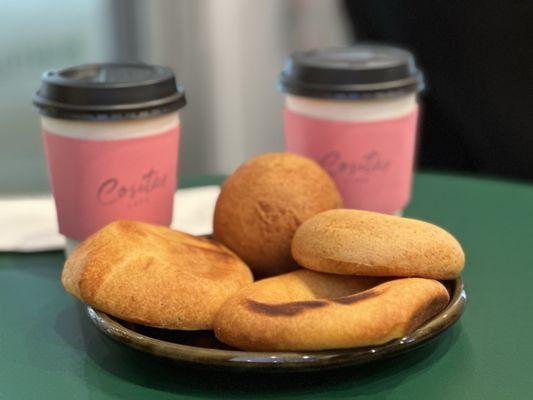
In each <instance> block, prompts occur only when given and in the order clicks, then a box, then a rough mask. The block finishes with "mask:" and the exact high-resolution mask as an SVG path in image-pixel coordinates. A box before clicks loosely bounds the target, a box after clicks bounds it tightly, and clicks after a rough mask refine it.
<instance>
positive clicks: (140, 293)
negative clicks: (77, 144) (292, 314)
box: [62, 221, 253, 329]
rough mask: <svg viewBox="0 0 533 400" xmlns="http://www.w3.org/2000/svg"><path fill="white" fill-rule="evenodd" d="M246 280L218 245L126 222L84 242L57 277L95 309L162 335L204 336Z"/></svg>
mask: <svg viewBox="0 0 533 400" xmlns="http://www.w3.org/2000/svg"><path fill="white" fill-rule="evenodd" d="M252 281H253V278H252V275H251V272H250V270H249V269H248V267H247V266H246V265H245V264H244V263H243V262H242V261H241V260H240V259H239V258H238V257H237V256H236V255H235V254H234V253H232V252H231V251H230V250H228V249H227V248H225V247H224V246H223V245H221V244H220V243H216V242H215V241H212V240H208V239H204V238H197V237H194V236H191V235H188V234H186V233H182V232H177V231H173V230H171V229H169V228H166V227H162V226H156V225H150V224H145V223H141V222H133V221H117V222H113V223H111V224H109V225H107V226H106V227H104V228H102V229H101V230H100V231H98V232H97V233H95V234H94V235H92V236H91V237H89V238H88V239H87V240H85V241H84V242H83V243H82V244H80V245H79V246H78V247H77V248H76V249H75V250H74V251H73V252H72V254H71V255H70V256H69V258H68V259H67V261H66V263H65V266H64V268H63V274H62V282H63V285H64V286H65V289H66V290H67V291H68V292H70V293H71V294H73V295H74V296H76V297H77V298H79V299H80V300H82V301H84V302H85V303H87V304H89V305H91V306H93V307H95V308H96V309H99V310H101V311H104V312H106V313H108V314H111V315H113V316H115V317H117V318H121V319H123V320H126V321H131V322H136V323H140V324H143V325H150V326H155V327H159V328H168V329H211V328H212V321H213V318H214V315H215V313H216V312H217V311H218V308H219V307H220V305H221V304H222V303H223V302H224V301H225V300H226V299H227V298H228V297H230V296H231V295H233V294H234V293H235V292H236V291H237V290H239V289H240V288H241V287H243V286H245V285H247V284H249V283H251V282H252Z"/></svg>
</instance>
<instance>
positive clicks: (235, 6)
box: [0, 0, 533, 194]
mask: <svg viewBox="0 0 533 400" xmlns="http://www.w3.org/2000/svg"><path fill="white" fill-rule="evenodd" d="M478 3H479V2H459V1H437V0H435V1H431V2H428V1H422V0H409V1H396V0H395V1H392V0H390V1H389V0H381V1H371V0H368V1H360V0H353V1H351V0H347V1H337V0H268V1H267V0H256V1H250V0H195V1H190V0H151V1H145V0H77V1H75V2H66V1H59V0H24V1H15V0H11V1H10V0H7V1H3V2H2V24H0V87H1V91H0V182H1V185H0V193H2V194H8V193H22V192H43V191H48V190H49V189H48V182H47V177H46V167H45V162H44V158H43V152H42V145H41V138H40V128H39V117H38V114H37V112H36V111H35V109H34V108H33V107H32V105H31V96H32V95H33V93H34V92H35V90H36V89H37V88H38V86H39V82H40V77H41V74H42V72H43V71H45V70H47V69H53V68H59V67H65V66H70V65H76V64H81V63H89V62H101V61H143V62H147V63H154V64H161V65H166V66H169V67H172V68H173V69H174V70H175V71H176V74H177V78H178V81H179V82H180V83H181V84H182V85H183V86H184V87H185V89H186V93H187V98H188V106H187V107H186V108H185V109H184V110H183V112H182V113H181V114H182V120H183V129H182V143H181V149H180V157H181V158H180V174H181V175H199V174H226V173H229V172H231V171H232V170H233V169H234V168H235V167H236V166H237V165H238V164H240V163H241V162H242V161H244V160H245V159H247V158H249V157H250V156H252V155H255V154H259V153H263V152H267V151H276V150H282V149H283V133H282V114H281V110H282V106H283V104H282V102H283V98H282V95H281V94H280V93H279V92H278V91H277V89H276V81H277V77H278V74H279V72H280V70H281V68H282V66H283V64H284V61H285V59H286V57H287V56H288V55H289V54H290V53H291V52H292V51H295V50H302V49H310V48H314V47H322V46H329V45H346V44H349V43H352V42H353V41H354V40H374V41H376V40H377V41H384V42H389V43H394V44H399V45H402V46H404V47H407V48H409V49H411V50H412V51H414V53H415V55H416V57H417V59H418V62H419V64H420V66H421V68H422V69H423V70H424V71H425V73H426V80H427V83H428V89H427V91H426V92H425V93H424V94H423V96H422V102H423V104H424V116H423V119H422V124H421V138H420V155H419V164H420V166H421V167H422V168H431V169H439V170H446V171H455V172H457V171H459V172H462V173H471V174H472V173H481V174H490V175H498V176H505V177H509V178H513V179H532V178H533V157H532V156H531V152H532V150H533V133H532V132H531V130H532V129H531V122H532V119H533V110H532V105H533V95H532V93H533V92H532V91H531V89H533V72H532V71H533V69H532V68H531V62H532V61H533V53H532V51H533V50H532V49H533V46H531V39H532V37H533V32H532V29H531V25H532V24H531V21H533V6H532V2H528V1H516V2H500V1H495V0H487V1H484V2H483V3H482V6H481V7H480V4H478Z"/></svg>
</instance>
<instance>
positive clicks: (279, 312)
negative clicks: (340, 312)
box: [247, 300, 328, 317]
mask: <svg viewBox="0 0 533 400" xmlns="http://www.w3.org/2000/svg"><path fill="white" fill-rule="evenodd" d="M327 304H328V303H327V302H326V301H323V300H310V301H293V302H290V303H282V304H266V303H259V302H257V301H254V300H247V305H248V308H249V309H250V310H251V311H254V312H256V313H259V314H266V315H271V316H286V317H289V316H292V315H297V314H300V313H302V312H304V311H305V310H306V309H309V308H320V307H324V306H326V305H327Z"/></svg>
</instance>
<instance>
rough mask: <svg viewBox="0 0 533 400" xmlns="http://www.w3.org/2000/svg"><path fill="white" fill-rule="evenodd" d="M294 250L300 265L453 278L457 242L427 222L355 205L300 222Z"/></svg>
mask: <svg viewBox="0 0 533 400" xmlns="http://www.w3.org/2000/svg"><path fill="white" fill-rule="evenodd" d="M291 249H292V255H293V257H294V258H295V260H296V261H297V262H298V263H299V264H300V265H301V266H303V267H305V268H309V269H312V270H315V271H322V272H329V273H335V274H346V275H367V276H411V277H424V278H433V279H453V278H456V277H457V276H459V274H460V273H461V271H462V269H463V267H464V262H465V257H464V253H463V250H462V248H461V245H460V244H459V242H457V240H456V239H455V238H454V237H453V236H452V235H450V234H449V233H448V232H446V231H445V230H444V229H442V228H439V227H437V226H435V225H432V224H430V223H427V222H423V221H418V220H414V219H409V218H401V217H395V216H390V215H384V214H379V213H375V212H370V211H359V210H331V211H326V212H323V213H320V214H318V215H316V216H314V217H313V218H311V219H309V220H307V221H306V222H305V223H304V224H302V225H301V226H300V227H299V228H298V230H297V231H296V234H295V235H294V237H293V240H292V245H291Z"/></svg>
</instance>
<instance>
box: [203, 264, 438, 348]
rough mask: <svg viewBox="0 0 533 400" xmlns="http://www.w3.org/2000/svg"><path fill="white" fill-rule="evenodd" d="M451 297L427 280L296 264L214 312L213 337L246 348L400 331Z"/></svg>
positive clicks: (342, 341) (378, 340) (362, 341)
mask: <svg viewBox="0 0 533 400" xmlns="http://www.w3.org/2000/svg"><path fill="white" fill-rule="evenodd" d="M448 302H449V294H448V291H447V290H446V288H445V287H444V285H443V284H441V283H440V282H438V281H435V280H432V279H423V278H400V279H392V280H389V281H385V280H384V279H381V278H374V277H357V276H339V275H332V274H324V273H320V272H314V271H309V270H304V269H301V270H297V271H294V272H289V273H287V274H284V275H279V276H276V277H273V278H268V279H264V280H261V281H258V282H255V283H254V284H252V285H249V286H247V287H245V288H243V289H241V290H240V291H239V292H238V293H237V294H236V295H234V296H233V297H231V298H230V299H229V300H228V301H226V302H225V303H224V304H223V305H222V307H221V308H220V310H219V312H218V313H217V315H216V316H215V321H214V329H215V335H216V336H217V338H218V339H219V340H220V341H222V342H224V343H226V344H228V345H230V346H233V347H236V348H239V349H242V350H249V351H288V350H294V351H297V350H326V349H340V348H352V347H359V346H370V345H378V344H383V343H386V342H388V341H390V340H392V339H396V338H400V337H403V336H405V335H406V334H408V333H410V332H411V331H413V330H415V329H416V328H418V327H419V326H420V325H422V324H423V323H424V322H425V321H427V320H428V319H430V318H431V317H433V316H434V315H436V314H437V313H439V312H440V311H441V310H443V309H444V307H446V305H447V304H448Z"/></svg>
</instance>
